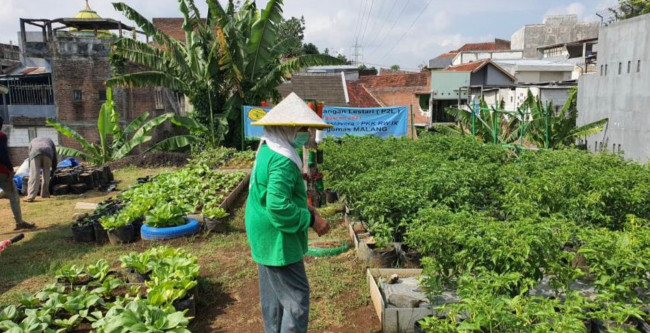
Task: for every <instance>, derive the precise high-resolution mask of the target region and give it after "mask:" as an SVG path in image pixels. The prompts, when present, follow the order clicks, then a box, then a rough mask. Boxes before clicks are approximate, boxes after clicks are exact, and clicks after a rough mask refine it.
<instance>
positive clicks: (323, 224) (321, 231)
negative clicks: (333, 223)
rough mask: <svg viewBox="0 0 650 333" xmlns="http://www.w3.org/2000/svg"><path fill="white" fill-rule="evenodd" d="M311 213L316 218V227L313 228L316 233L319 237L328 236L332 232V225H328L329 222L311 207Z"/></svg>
mask: <svg viewBox="0 0 650 333" xmlns="http://www.w3.org/2000/svg"><path fill="white" fill-rule="evenodd" d="M309 212H311V214H312V215H313V216H314V225H313V226H312V228H313V229H314V231H316V233H317V234H318V236H323V235H325V234H327V233H328V232H329V231H330V225H329V223H327V220H326V219H324V218H323V217H322V216H320V214H318V212H317V211H316V209H314V207H311V206H310V207H309Z"/></svg>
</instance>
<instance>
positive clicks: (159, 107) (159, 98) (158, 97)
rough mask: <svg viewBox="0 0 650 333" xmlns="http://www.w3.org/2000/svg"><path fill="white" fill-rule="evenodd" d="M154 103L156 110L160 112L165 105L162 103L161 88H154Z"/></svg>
mask: <svg viewBox="0 0 650 333" xmlns="http://www.w3.org/2000/svg"><path fill="white" fill-rule="evenodd" d="M154 101H155V103H156V110H162V109H164V108H165V103H163V90H162V87H157V88H156V93H155V94H154Z"/></svg>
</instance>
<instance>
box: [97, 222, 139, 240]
mask: <svg viewBox="0 0 650 333" xmlns="http://www.w3.org/2000/svg"><path fill="white" fill-rule="evenodd" d="M99 222H100V223H101V225H102V227H103V228H104V230H106V232H107V233H108V240H109V241H110V242H111V244H113V245H116V244H126V243H132V242H134V241H135V228H134V227H133V224H131V223H129V221H128V220H127V219H126V216H125V215H124V214H118V215H114V216H104V217H102V218H100V219H99Z"/></svg>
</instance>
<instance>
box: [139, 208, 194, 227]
mask: <svg viewBox="0 0 650 333" xmlns="http://www.w3.org/2000/svg"><path fill="white" fill-rule="evenodd" d="M186 213H187V211H186V210H184V209H183V208H182V207H179V206H176V205H162V206H157V207H155V208H154V209H152V210H151V211H150V212H149V214H147V216H146V219H145V221H144V223H145V224H146V225H148V226H150V227H156V228H166V227H175V226H178V225H183V224H185V223H186V221H185V214H186Z"/></svg>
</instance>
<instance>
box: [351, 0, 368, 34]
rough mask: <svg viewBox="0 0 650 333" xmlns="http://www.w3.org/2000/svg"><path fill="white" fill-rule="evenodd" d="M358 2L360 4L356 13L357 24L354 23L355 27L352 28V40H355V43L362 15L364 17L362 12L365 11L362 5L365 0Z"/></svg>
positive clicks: (359, 30)
mask: <svg viewBox="0 0 650 333" xmlns="http://www.w3.org/2000/svg"><path fill="white" fill-rule="evenodd" d="M359 4H360V6H359V15H357V24H356V27H355V28H354V40H355V43H356V41H357V40H359V33H360V32H361V29H360V27H361V21H362V20H363V17H364V14H365V11H364V8H365V6H364V5H365V4H366V1H365V0H361V1H360V2H359Z"/></svg>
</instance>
